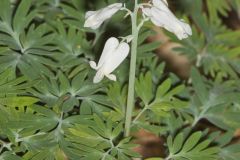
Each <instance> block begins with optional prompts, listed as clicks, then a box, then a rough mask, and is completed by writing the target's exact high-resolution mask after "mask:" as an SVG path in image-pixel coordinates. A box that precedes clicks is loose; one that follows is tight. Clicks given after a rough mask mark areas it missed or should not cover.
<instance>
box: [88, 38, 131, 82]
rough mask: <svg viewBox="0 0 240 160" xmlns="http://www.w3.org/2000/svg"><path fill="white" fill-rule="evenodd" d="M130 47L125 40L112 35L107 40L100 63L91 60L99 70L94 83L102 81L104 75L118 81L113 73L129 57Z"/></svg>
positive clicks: (91, 63)
mask: <svg viewBox="0 0 240 160" xmlns="http://www.w3.org/2000/svg"><path fill="white" fill-rule="evenodd" d="M129 50H130V47H129V45H128V44H127V43H125V42H120V43H119V41H118V39H117V38H115V37H111V38H109V39H108V40H107V42H106V44H105V46H104V49H103V52H102V55H101V57H100V60H99V62H98V64H96V63H95V62H94V61H90V62H89V64H90V66H91V67H92V68H93V69H95V70H97V73H96V75H95V76H94V78H93V83H98V82H100V81H101V80H102V79H103V78H104V76H106V77H107V78H109V79H110V80H113V81H116V79H117V78H116V76H115V75H114V74H111V73H112V72H113V71H114V70H115V69H116V68H117V67H118V66H119V65H120V64H121V63H122V62H123V60H124V59H125V58H126V57H127V55H128V53H129Z"/></svg>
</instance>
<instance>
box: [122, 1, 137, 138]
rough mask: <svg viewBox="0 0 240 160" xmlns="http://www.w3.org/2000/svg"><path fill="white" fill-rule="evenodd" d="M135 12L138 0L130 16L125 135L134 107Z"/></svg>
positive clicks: (127, 131) (129, 125) (126, 134)
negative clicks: (129, 53)
mask: <svg viewBox="0 0 240 160" xmlns="http://www.w3.org/2000/svg"><path fill="white" fill-rule="evenodd" d="M137 12H138V2H137V0H135V7H134V12H133V14H132V16H131V18H132V35H133V40H132V46H131V61H130V72H129V84H128V97H127V109H126V119H125V136H126V137H127V136H129V135H130V129H131V122H132V112H133V108H134V85H135V72H136V59H137V45H138V32H139V30H138V24H137Z"/></svg>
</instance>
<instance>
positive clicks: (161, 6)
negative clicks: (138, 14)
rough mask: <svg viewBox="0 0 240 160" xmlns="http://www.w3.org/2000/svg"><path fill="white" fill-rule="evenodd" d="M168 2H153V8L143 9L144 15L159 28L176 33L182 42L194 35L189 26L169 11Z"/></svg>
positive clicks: (157, 0) (164, 0)
mask: <svg viewBox="0 0 240 160" xmlns="http://www.w3.org/2000/svg"><path fill="white" fill-rule="evenodd" d="M167 5H168V4H167V1H166V0H153V6H152V7H151V8H143V9H142V10H143V13H144V14H145V15H146V16H147V17H149V18H150V19H151V21H152V22H153V23H154V24H155V25H156V26H159V27H164V28H165V29H166V30H168V31H170V32H172V33H174V34H175V35H176V36H177V37H178V39H180V40H182V39H184V38H187V37H188V36H189V35H192V30H191V27H190V26H189V24H187V23H185V22H184V21H183V20H178V19H177V18H176V17H175V15H174V14H173V13H172V12H171V11H170V10H169V9H168V6H167Z"/></svg>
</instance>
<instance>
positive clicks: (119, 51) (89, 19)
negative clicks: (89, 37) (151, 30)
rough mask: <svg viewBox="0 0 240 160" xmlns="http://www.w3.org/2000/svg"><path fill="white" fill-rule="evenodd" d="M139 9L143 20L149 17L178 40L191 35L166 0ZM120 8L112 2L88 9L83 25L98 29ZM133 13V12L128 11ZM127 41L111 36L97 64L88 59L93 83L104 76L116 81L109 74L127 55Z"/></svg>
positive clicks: (123, 6)
mask: <svg viewBox="0 0 240 160" xmlns="http://www.w3.org/2000/svg"><path fill="white" fill-rule="evenodd" d="M138 8H139V9H140V8H141V9H142V13H143V17H144V20H143V22H145V21H146V20H148V19H150V20H151V21H152V23H153V24H155V25H156V26H159V27H163V28H165V29H166V30H168V31H170V32H172V33H174V34H175V35H176V36H177V37H178V39H179V40H182V39H184V38H187V37H188V36H190V35H192V30H191V28H190V26H189V24H187V23H185V22H184V21H183V20H179V19H178V18H177V17H176V16H175V15H174V14H173V13H172V12H171V11H170V10H169V8H168V3H167V1H166V0H152V1H151V3H148V4H139V7H138ZM120 10H127V11H128V12H130V11H129V10H128V9H126V8H125V5H123V4H122V3H114V4H111V5H109V6H107V7H105V8H102V9H100V10H98V11H88V12H87V13H86V16H85V18H86V21H85V24H84V27H88V28H91V29H98V28H99V27H100V26H101V24H103V23H104V21H106V20H107V19H109V18H111V17H112V16H113V15H114V14H115V13H117V12H118V11H120ZM128 14H130V15H131V14H133V13H131V12H130V13H128ZM128 43H129V41H127V43H125V42H121V43H119V41H118V39H117V38H114V37H111V38H109V39H108V40H107V42H106V44H105V47H104V49H103V53H102V55H101V57H100V60H99V62H98V64H97V65H96V63H95V62H93V61H90V66H91V67H92V68H93V69H95V70H97V73H96V75H95V77H94V79H93V82H94V83H98V82H100V81H101V80H102V79H103V77H104V76H106V77H108V78H109V79H110V80H114V81H116V76H115V75H113V74H111V73H112V72H113V71H114V70H115V69H116V68H117V67H118V66H119V65H120V64H121V63H122V61H123V60H124V59H125V58H126V57H127V55H128V53H129V50H130V49H129V48H130V47H129V45H128Z"/></svg>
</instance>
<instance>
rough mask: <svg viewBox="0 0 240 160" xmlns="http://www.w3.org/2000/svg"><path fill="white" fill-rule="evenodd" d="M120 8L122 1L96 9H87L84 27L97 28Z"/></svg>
mask: <svg viewBox="0 0 240 160" xmlns="http://www.w3.org/2000/svg"><path fill="white" fill-rule="evenodd" d="M121 8H122V3H114V4H111V5H109V6H107V7H105V8H102V9H100V10H97V11H88V12H87V13H86V16H85V19H86V21H85V23H84V27H89V28H92V29H97V28H99V27H100V26H101V24H102V23H103V22H104V21H105V20H107V19H109V18H111V17H112V16H113V15H114V14H115V13H116V12H117V11H119V10H120V9H121Z"/></svg>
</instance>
